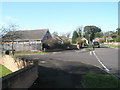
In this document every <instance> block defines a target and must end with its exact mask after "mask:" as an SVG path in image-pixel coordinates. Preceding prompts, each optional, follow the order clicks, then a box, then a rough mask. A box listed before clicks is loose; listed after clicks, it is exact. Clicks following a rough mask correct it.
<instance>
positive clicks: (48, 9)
mask: <svg viewBox="0 0 120 90" xmlns="http://www.w3.org/2000/svg"><path fill="white" fill-rule="evenodd" d="M0 8H2V9H1V13H2V14H1V16H0V25H1V26H2V25H8V24H10V23H15V24H17V25H19V30H33V29H49V30H50V32H51V33H53V32H54V31H56V32H58V33H59V34H62V33H68V32H69V33H72V32H73V31H74V30H76V28H78V27H85V26H87V25H95V26H97V27H99V28H101V30H102V31H103V32H106V31H116V28H117V27H118V2H1V3H0Z"/></svg>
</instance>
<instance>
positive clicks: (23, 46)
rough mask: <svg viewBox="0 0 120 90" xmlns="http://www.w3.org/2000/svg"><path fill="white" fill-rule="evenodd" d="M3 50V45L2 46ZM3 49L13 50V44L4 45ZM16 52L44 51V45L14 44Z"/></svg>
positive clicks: (0, 46)
mask: <svg viewBox="0 0 120 90" xmlns="http://www.w3.org/2000/svg"><path fill="white" fill-rule="evenodd" d="M0 48H1V49H2V45H0ZM3 48H4V49H5V50H12V45H11V44H4V45H3ZM13 48H14V50H15V51H31V50H42V44H41V43H40V44H13Z"/></svg>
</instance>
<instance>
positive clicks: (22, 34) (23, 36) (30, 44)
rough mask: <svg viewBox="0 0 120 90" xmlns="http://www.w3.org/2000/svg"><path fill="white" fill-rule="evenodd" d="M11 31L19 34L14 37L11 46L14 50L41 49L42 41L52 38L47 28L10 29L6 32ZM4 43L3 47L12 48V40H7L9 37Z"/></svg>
mask: <svg viewBox="0 0 120 90" xmlns="http://www.w3.org/2000/svg"><path fill="white" fill-rule="evenodd" d="M13 32H15V34H16V35H17V36H19V37H17V38H16V39H15V38H14V42H13V47H14V49H15V51H36V50H42V49H43V47H42V46H43V41H44V40H47V39H49V38H52V36H51V34H50V32H49V30H48V29H38V30H20V31H11V32H8V33H7V34H10V33H13ZM7 34H6V35H7ZM5 43H6V44H4V49H7V50H10V49H12V42H11V40H9V38H8V39H7V40H6V42H5Z"/></svg>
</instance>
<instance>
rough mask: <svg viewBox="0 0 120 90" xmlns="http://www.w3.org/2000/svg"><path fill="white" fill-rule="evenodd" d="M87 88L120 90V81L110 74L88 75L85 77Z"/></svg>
mask: <svg viewBox="0 0 120 90" xmlns="http://www.w3.org/2000/svg"><path fill="white" fill-rule="evenodd" d="M83 84H84V86H85V88H120V80H119V79H117V78H116V77H115V76H113V75H109V74H96V73H88V74H86V75H85V76H83Z"/></svg>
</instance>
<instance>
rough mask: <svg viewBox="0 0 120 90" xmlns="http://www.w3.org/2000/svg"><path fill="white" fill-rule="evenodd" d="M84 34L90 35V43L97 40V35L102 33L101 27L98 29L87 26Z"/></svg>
mask: <svg viewBox="0 0 120 90" xmlns="http://www.w3.org/2000/svg"><path fill="white" fill-rule="evenodd" d="M84 32H85V33H87V34H88V35H89V36H87V37H89V42H91V41H92V40H93V39H94V38H95V33H97V32H101V29H100V28H99V27H96V26H85V27H84ZM87 34H86V35H87Z"/></svg>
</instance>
